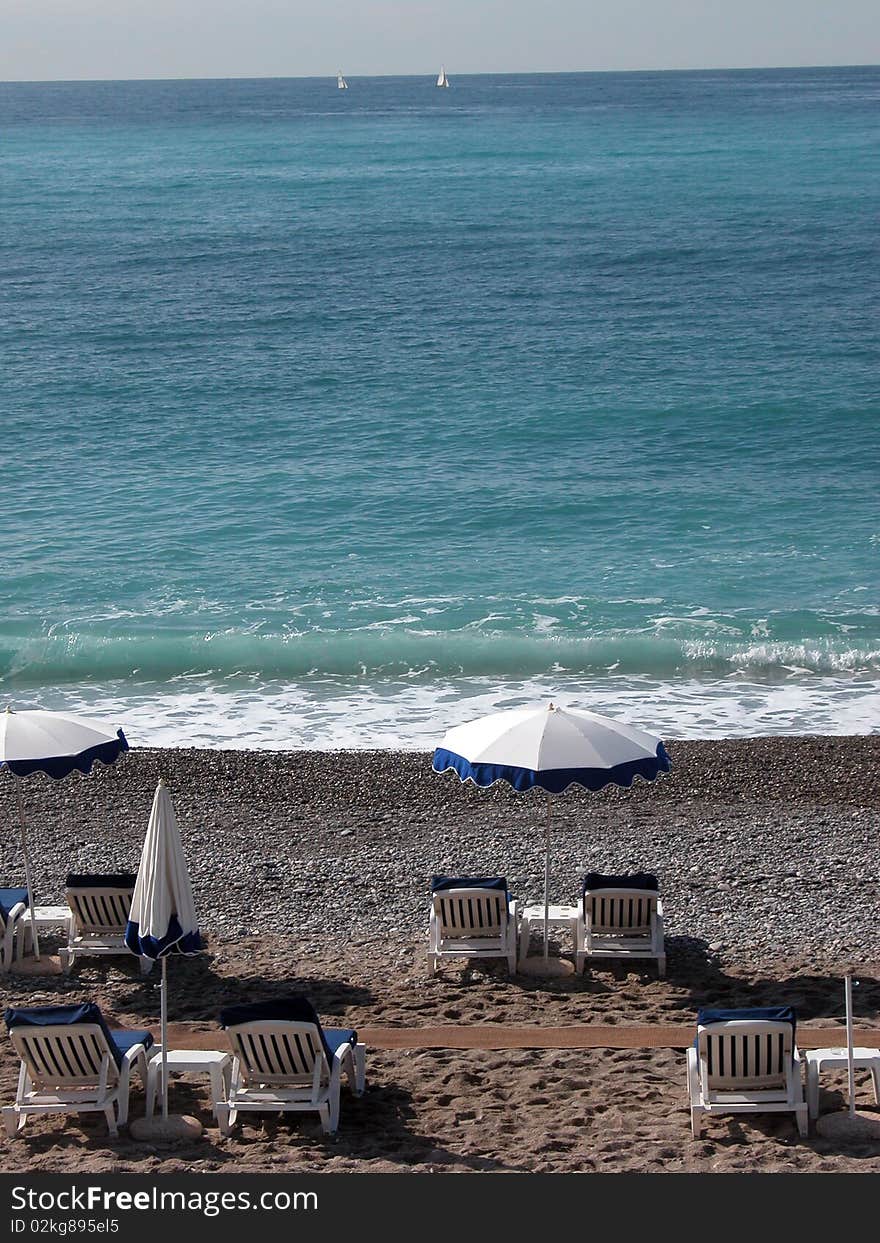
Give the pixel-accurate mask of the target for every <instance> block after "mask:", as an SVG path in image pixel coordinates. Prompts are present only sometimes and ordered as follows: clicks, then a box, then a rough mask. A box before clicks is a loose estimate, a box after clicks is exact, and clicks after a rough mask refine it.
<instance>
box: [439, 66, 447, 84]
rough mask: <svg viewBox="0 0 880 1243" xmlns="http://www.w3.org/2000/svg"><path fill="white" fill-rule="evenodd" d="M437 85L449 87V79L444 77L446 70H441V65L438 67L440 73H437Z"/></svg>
mask: <svg viewBox="0 0 880 1243" xmlns="http://www.w3.org/2000/svg"><path fill="white" fill-rule="evenodd" d="M437 85H438V86H448V85H449V79H448V78H447V76H446V70H445V69H444V68H443V66H442V65H441V66H440V72H439V73H438V75H437Z"/></svg>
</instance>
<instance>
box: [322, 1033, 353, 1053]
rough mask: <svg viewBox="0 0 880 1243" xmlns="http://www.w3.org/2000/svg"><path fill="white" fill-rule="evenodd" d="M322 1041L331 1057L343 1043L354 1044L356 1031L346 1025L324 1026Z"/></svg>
mask: <svg viewBox="0 0 880 1243" xmlns="http://www.w3.org/2000/svg"><path fill="white" fill-rule="evenodd" d="M323 1032H324V1043H325V1044H326V1046H327V1049H328V1052H329V1053H330V1055H331V1057H332V1055H333V1054H334V1053H335V1052H336V1050H337V1049H341V1048H342V1046H343V1045H346V1044H348V1045H352V1046H354V1045H356V1044H357V1032H356V1031H354V1030H352V1029H351V1028H348V1027H325V1028H323Z"/></svg>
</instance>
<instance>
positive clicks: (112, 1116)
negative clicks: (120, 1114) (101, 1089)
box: [104, 1105, 119, 1139]
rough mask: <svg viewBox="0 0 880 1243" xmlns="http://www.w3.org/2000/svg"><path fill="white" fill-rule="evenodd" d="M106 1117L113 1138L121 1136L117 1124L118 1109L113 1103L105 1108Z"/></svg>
mask: <svg viewBox="0 0 880 1243" xmlns="http://www.w3.org/2000/svg"><path fill="white" fill-rule="evenodd" d="M104 1117H105V1118H106V1119H107V1130H108V1131H109V1132H110V1138H111V1139H118V1138H119V1128H118V1127H117V1125H116V1110H115V1109H114V1107H113V1106H112V1105H107V1106H106V1108H105V1109H104Z"/></svg>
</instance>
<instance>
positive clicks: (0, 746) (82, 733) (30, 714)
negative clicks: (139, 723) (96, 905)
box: [0, 707, 128, 958]
mask: <svg viewBox="0 0 880 1243" xmlns="http://www.w3.org/2000/svg"><path fill="white" fill-rule="evenodd" d="M127 750H128V742H127V741H126V738H125V734H123V732H122V730H121V729H111V728H109V727H108V726H105V725H101V724H99V723H98V722H96V721H91V720H87V719H86V718H84V717H79V716H69V715H67V714H66V713H62V712H45V711H43V710H41V709H30V710H25V711H22V712H17V711H13V709H12V708H9V707H8V708H7V709H6V711H5V712H3V713H0V767H3V768H7V769H8V770H9V772H10V773H11V774H12V775H13V776H15V777H29V776H30V775H31V774H32V773H45V774H46V775H47V776H49V777H51V778H52V779H53V780H54V781H60V780H61V779H62V778H63V777H67V776H69V775H70V773H73V772H80V773H83V774H86V773H90V772H91V771H92V767H93V765H94V764H95V763H96V762H100V763H102V764H113V763H115V762H116V760H117V759H118V758H119V756H120V755H121V754H122V753H123V751H127ZM17 793H18V813H19V827H20V832H21V846H22V853H23V855H24V869H25V882H26V884H27V891H28V908H29V910H30V911H31V912H33V910H34V892H33V885H32V883H31V866H30V855H29V853H28V846H27V827H26V821H25V812H24V799H23V798H22V793H21V786H20V785H19V787H18V791H17ZM32 935H33V940H34V952H35V954H36V956H37V958H39V956H40V942H39V939H38V936H37V929H36V925H32Z"/></svg>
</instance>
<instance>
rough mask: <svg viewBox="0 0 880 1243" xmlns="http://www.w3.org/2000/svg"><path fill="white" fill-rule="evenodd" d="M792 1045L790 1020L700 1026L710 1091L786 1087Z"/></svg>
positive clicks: (704, 1070)
mask: <svg viewBox="0 0 880 1243" xmlns="http://www.w3.org/2000/svg"><path fill="white" fill-rule="evenodd" d="M793 1049H794V1031H793V1028H792V1025H791V1023H770V1022H759V1021H756V1020H748V1021H730V1022H726V1023H709V1024H707V1025H706V1026H705V1027H698V1028H697V1052H698V1054H699V1057H700V1063H701V1074H702V1075H704V1076H705V1086H706V1087H707V1088H708V1089H709V1090H710V1091H715V1092H735V1091H737V1090H742V1089H753V1090H761V1089H763V1090H769V1089H771V1088H780V1087H784V1086H785V1083H786V1078H787V1075H788V1071H789V1069H790V1067H791V1064H792V1057H793Z"/></svg>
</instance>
